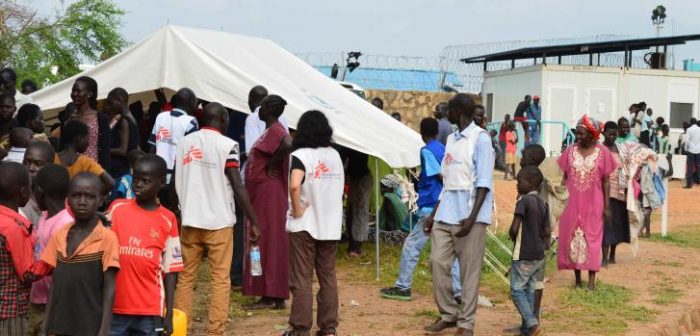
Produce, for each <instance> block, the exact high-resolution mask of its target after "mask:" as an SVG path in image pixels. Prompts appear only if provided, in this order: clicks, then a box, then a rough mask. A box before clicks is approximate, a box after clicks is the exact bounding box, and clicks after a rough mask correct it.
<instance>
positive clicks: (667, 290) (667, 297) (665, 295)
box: [649, 286, 683, 306]
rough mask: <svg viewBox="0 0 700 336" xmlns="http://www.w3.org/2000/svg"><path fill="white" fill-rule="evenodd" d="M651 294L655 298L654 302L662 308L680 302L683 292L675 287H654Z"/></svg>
mask: <svg viewBox="0 0 700 336" xmlns="http://www.w3.org/2000/svg"><path fill="white" fill-rule="evenodd" d="M649 292H650V293H651V294H652V295H653V296H654V299H653V300H652V302H653V303H654V304H657V305H660V306H667V305H670V304H673V303H676V302H678V299H680V297H681V295H682V294H683V292H682V291H681V290H680V289H677V288H674V287H662V286H656V287H652V288H651V289H650V290H649Z"/></svg>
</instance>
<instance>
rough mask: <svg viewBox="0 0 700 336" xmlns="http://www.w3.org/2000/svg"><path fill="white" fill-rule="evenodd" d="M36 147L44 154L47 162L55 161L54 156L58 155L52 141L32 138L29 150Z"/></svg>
mask: <svg viewBox="0 0 700 336" xmlns="http://www.w3.org/2000/svg"><path fill="white" fill-rule="evenodd" d="M34 148H36V149H38V150H39V151H40V152H41V154H42V155H43V156H44V157H43V158H44V161H45V162H53V160H54V156H55V155H56V150H55V149H54V148H53V146H51V144H50V143H48V142H46V141H41V140H32V142H30V143H29V146H28V147H27V151H29V150H32V149H34Z"/></svg>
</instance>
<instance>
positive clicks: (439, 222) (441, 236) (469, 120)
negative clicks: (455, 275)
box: [424, 93, 494, 336]
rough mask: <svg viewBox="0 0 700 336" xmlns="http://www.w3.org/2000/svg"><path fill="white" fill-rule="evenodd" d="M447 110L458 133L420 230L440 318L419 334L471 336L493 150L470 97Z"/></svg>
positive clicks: (452, 137)
mask: <svg viewBox="0 0 700 336" xmlns="http://www.w3.org/2000/svg"><path fill="white" fill-rule="evenodd" d="M448 109H449V113H448V118H449V120H450V122H451V123H453V124H456V125H457V126H458V129H457V131H456V132H454V133H452V134H450V135H449V136H448V137H447V146H446V148H445V156H444V158H443V160H442V167H441V174H442V176H443V184H444V187H443V191H442V195H441V196H440V202H439V203H438V205H436V206H435V210H434V211H433V214H432V215H431V216H430V217H429V218H428V219H427V220H426V223H425V227H424V230H425V233H426V234H430V235H431V248H432V249H431V253H430V267H431V269H432V273H433V294H434V296H435V301H436V303H437V306H438V309H439V311H440V318H439V319H438V320H437V321H435V323H433V324H431V325H429V326H427V327H425V330H426V331H428V332H442V331H443V330H445V329H448V328H454V327H457V331H456V332H455V335H457V336H466V335H473V334H474V318H475V317H476V306H477V301H478V298H479V280H480V277H481V265H482V262H483V259H484V248H485V246H484V245H485V242H486V226H487V225H489V224H491V210H492V206H493V195H492V192H491V191H492V189H493V166H494V152H493V148H492V147H491V140H490V138H489V135H488V133H487V132H486V131H485V130H484V129H483V128H481V127H478V126H477V125H476V123H475V122H474V112H475V104H474V100H473V99H472V98H471V97H469V96H468V95H466V94H462V93H460V94H457V95H455V96H454V97H453V98H452V99H450V102H449V104H448ZM455 259H457V260H458V262H459V268H460V280H461V283H462V304H461V305H460V304H458V303H457V301H456V300H455V298H454V296H453V293H452V282H451V276H450V270H451V268H452V264H453V262H454V260H455Z"/></svg>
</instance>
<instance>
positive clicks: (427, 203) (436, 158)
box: [379, 118, 462, 302]
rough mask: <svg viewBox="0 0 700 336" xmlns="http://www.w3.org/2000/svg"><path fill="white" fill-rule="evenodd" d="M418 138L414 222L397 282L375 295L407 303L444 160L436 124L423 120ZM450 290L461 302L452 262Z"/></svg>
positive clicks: (440, 180)
mask: <svg viewBox="0 0 700 336" xmlns="http://www.w3.org/2000/svg"><path fill="white" fill-rule="evenodd" d="M420 134H421V137H423V142H425V146H424V147H423V148H421V150H420V166H421V171H420V177H419V180H418V216H419V219H418V222H417V223H416V225H415V226H414V227H413V228H412V229H411V233H410V234H409V235H408V237H406V240H405V241H404V243H403V250H402V251H401V262H400V263H399V278H398V279H396V283H395V285H394V287H389V288H383V289H381V290H380V291H379V292H380V294H381V296H382V297H384V298H387V299H395V300H402V301H409V300H411V284H412V283H413V271H414V270H415V269H416V264H417V263H418V257H419V256H420V253H421V251H422V250H423V247H424V246H425V243H427V242H428V236H427V235H426V234H424V233H423V223H424V222H425V220H426V219H427V218H428V216H430V214H432V213H433V210H434V209H435V205H436V204H437V203H438V201H439V198H440V193H441V192H442V177H441V176H440V162H442V159H443V157H444V156H445V145H443V144H442V143H441V142H440V141H437V139H436V137H437V135H438V134H439V125H438V121H437V120H436V119H433V118H425V119H423V120H421V122H420ZM452 288H453V294H454V297H455V299H456V300H457V301H458V302H461V295H462V286H461V284H460V283H459V263H458V262H457V261H456V260H455V262H454V263H453V266H452Z"/></svg>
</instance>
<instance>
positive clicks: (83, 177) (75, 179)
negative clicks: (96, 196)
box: [68, 172, 104, 193]
mask: <svg viewBox="0 0 700 336" xmlns="http://www.w3.org/2000/svg"><path fill="white" fill-rule="evenodd" d="M80 180H90V181H91V182H93V183H95V184H96V185H97V191H98V192H100V193H102V188H103V187H104V184H103V183H102V180H100V177H99V176H97V175H95V174H94V173H91V172H82V173H78V175H75V176H73V178H72V179H71V181H70V188H68V190H69V193H70V189H72V188H73V186H74V185H75V184H77V182H78V181H80Z"/></svg>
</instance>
